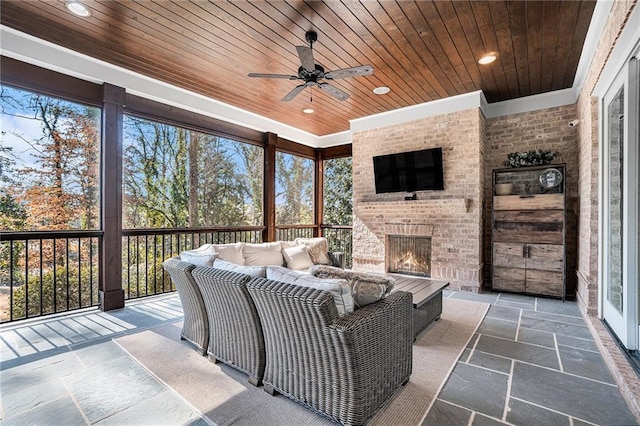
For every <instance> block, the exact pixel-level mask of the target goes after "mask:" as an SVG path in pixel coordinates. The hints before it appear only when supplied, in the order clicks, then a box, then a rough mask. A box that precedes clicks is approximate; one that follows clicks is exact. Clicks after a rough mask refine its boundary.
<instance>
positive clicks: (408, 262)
mask: <svg viewBox="0 0 640 426" xmlns="http://www.w3.org/2000/svg"><path fill="white" fill-rule="evenodd" d="M386 252H387V269H388V271H389V272H395V273H399V274H409V275H418V276H422V277H431V237H423V236H420V237H418V236H412V235H387V248H386Z"/></svg>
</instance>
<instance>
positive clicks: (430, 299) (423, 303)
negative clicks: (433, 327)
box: [389, 274, 449, 339]
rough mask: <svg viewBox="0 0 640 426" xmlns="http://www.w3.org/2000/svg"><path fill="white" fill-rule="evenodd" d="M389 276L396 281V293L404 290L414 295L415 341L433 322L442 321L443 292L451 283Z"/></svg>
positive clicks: (403, 276)
mask: <svg viewBox="0 0 640 426" xmlns="http://www.w3.org/2000/svg"><path fill="white" fill-rule="evenodd" d="M389 275H390V276H392V277H393V278H394V279H395V280H396V285H395V287H394V291H396V290H402V291H408V292H409V293H411V294H413V336H414V339H415V338H416V337H417V336H418V334H419V333H420V332H421V331H422V330H424V329H425V327H426V326H428V325H429V324H431V322H432V321H437V320H438V319H440V315H442V290H444V289H445V288H446V287H447V286H448V285H449V282H448V281H443V280H432V279H430V278H423V277H413V276H408V275H400V274H389Z"/></svg>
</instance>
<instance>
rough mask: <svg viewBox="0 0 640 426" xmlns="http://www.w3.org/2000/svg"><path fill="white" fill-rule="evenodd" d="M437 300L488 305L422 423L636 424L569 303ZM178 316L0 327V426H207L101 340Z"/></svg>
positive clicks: (159, 309)
mask: <svg viewBox="0 0 640 426" xmlns="http://www.w3.org/2000/svg"><path fill="white" fill-rule="evenodd" d="M444 296H445V297H451V298H456V299H463V300H472V301H480V302H485V303H490V304H491V305H492V306H491V308H490V309H489V312H488V313H487V316H486V318H485V319H484V320H483V322H482V323H481V325H480V326H479V328H478V332H477V333H476V334H475V336H474V337H473V338H472V339H471V341H470V342H469V345H468V346H467V348H466V349H465V351H464V352H463V354H462V356H461V358H460V360H459V361H458V363H457V364H456V366H455V368H454V370H453V372H452V374H451V377H450V378H449V380H448V381H447V383H446V384H445V385H444V387H443V388H442V390H441V392H440V394H439V395H438V398H437V399H436V401H435V402H434V405H433V407H432V409H431V411H430V412H429V414H428V416H427V418H426V419H425V420H424V422H423V424H424V425H457V424H460V425H468V424H469V425H476V426H477V425H499V424H515V425H568V426H570V425H574V426H577V425H583V424H584V425H588V424H606V425H608V424H624V425H628V424H636V420H635V418H634V417H633V415H632V414H631V412H630V411H629V409H628V407H627V405H626V403H625V401H624V399H623V398H622V396H621V395H620V392H619V391H618V388H617V387H616V385H615V382H614V380H613V378H612V377H611V374H610V373H609V371H608V369H607V368H606V366H605V364H604V362H603V360H602V357H601V356H600V353H599V352H598V350H597V347H596V345H595V342H594V341H593V338H592V337H591V334H590V332H589V329H588V328H587V325H586V324H585V322H584V320H583V319H582V316H581V315H580V311H579V310H578V308H577V306H576V305H575V303H573V302H565V303H563V302H561V301H558V300H551V299H540V298H535V297H527V296H519V295H509V294H493V293H489V294H480V295H475V294H473V293H467V292H452V291H446V290H445V292H444ZM181 319H182V308H181V306H180V300H179V299H178V297H177V295H169V296H162V297H157V298H151V299H147V300H144V301H136V302H132V303H128V304H127V307H126V308H124V309H121V310H117V311H111V312H107V313H105V312H100V311H96V310H90V311H85V312H81V313H76V314H70V315H63V316H59V317H55V318H46V319H41V320H35V321H29V322H25V323H22V324H10V325H4V326H3V327H2V328H1V329H0V360H1V361H2V364H1V366H0V393H1V403H2V405H1V412H0V418H1V419H2V421H1V422H0V424H2V425H3V426H9V425H27V424H29V425H62V424H64V425H87V424H99V425H102V424H112V425H131V424H147V425H163V424H166V425H194V426H195V425H206V424H208V422H207V421H206V420H204V419H203V418H202V417H201V416H200V415H199V413H197V412H196V410H194V409H193V407H192V406H191V405H189V404H188V403H187V402H186V401H184V400H183V399H182V398H181V397H179V396H178V395H177V394H176V393H174V392H173V391H172V390H171V389H169V388H168V387H167V386H165V385H164V384H162V383H161V382H159V381H158V380H156V379H155V378H154V377H153V376H152V375H151V374H150V373H149V372H148V371H147V370H146V369H144V368H143V367H142V366H140V365H139V364H137V363H135V362H132V361H131V358H130V357H129V355H128V354H127V353H126V352H125V351H124V350H123V349H122V348H121V347H120V346H118V345H117V344H116V343H115V342H114V341H113V339H114V338H117V337H120V336H123V335H126V334H132V333H137V332H140V331H143V330H146V329H149V328H151V327H155V326H158V325H162V324H166V323H173V322H177V321H180V320H181Z"/></svg>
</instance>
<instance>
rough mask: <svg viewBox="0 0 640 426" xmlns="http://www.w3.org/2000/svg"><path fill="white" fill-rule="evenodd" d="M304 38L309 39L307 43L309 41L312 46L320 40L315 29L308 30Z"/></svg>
mask: <svg viewBox="0 0 640 426" xmlns="http://www.w3.org/2000/svg"><path fill="white" fill-rule="evenodd" d="M304 38H305V40H307V43H309V45H310V46H313V43H315V42H316V41H318V33H317V32H315V31H307V33H306V34H305V35H304Z"/></svg>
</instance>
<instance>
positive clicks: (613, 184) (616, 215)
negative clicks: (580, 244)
mask: <svg viewBox="0 0 640 426" xmlns="http://www.w3.org/2000/svg"><path fill="white" fill-rule="evenodd" d="M607 115H608V127H607V133H608V135H607V136H608V142H609V155H608V159H607V161H608V164H609V167H608V170H609V176H608V178H609V179H608V188H607V204H608V213H609V214H608V226H607V228H608V233H607V242H606V244H607V253H608V254H609V256H608V257H609V259H608V260H609V262H608V268H607V269H608V274H607V275H608V276H607V281H608V283H609V285H608V289H607V290H608V291H607V300H608V301H609V303H610V304H611V305H612V306H613V307H614V308H615V309H616V310H617V311H618V312H619V313H620V314H622V313H623V312H622V311H623V308H622V306H623V294H624V293H623V281H622V243H623V240H622V236H623V233H622V211H623V207H624V205H623V201H624V199H623V187H622V184H623V172H624V170H623V153H624V87H622V88H620V90H619V91H618V93H617V94H616V95H615V96H614V98H613V99H612V100H611V102H610V103H609V105H608V106H607Z"/></svg>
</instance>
